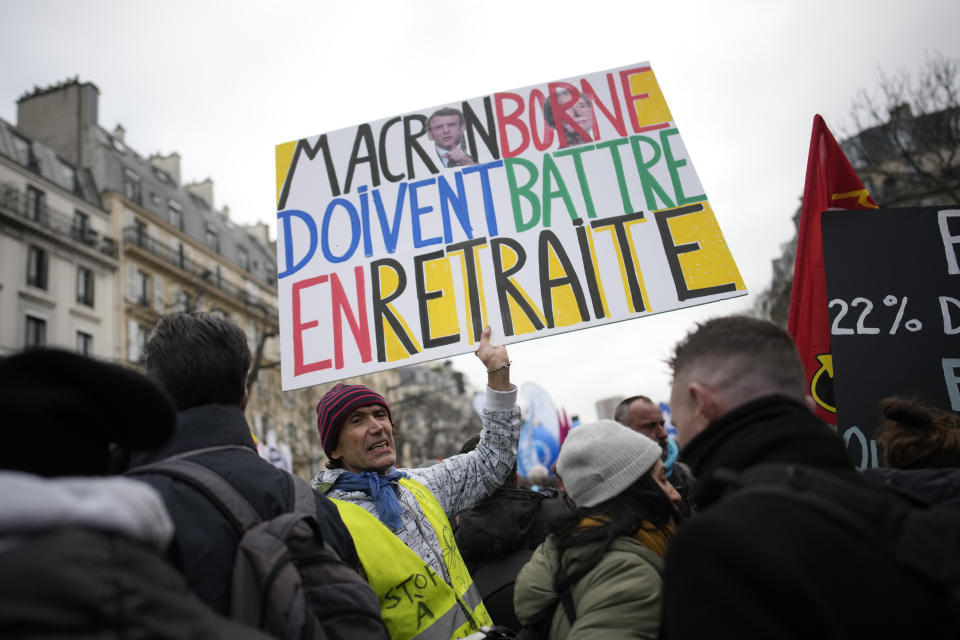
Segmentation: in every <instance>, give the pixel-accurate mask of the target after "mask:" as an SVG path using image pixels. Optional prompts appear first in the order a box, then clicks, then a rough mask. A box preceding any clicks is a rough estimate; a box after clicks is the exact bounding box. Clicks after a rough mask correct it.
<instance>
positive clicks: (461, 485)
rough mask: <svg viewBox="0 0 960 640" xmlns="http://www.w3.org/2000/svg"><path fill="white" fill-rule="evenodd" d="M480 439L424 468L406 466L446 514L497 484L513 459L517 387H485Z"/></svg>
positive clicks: (480, 497)
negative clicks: (474, 445)
mask: <svg viewBox="0 0 960 640" xmlns="http://www.w3.org/2000/svg"><path fill="white" fill-rule="evenodd" d="M481 420H482V422H483V430H482V431H481V432H480V442H479V443H478V444H477V448H476V449H474V450H473V451H471V452H470V453H463V454H460V455H456V456H451V457H449V458H447V459H446V460H444V461H443V462H441V463H439V464H435V465H433V466H432V467H427V468H426V469H406V470H405V471H407V473H409V474H410V476H411V477H412V478H414V479H415V480H417V481H419V482H421V483H423V485H424V486H426V487H427V489H429V490H430V492H431V493H433V495H434V497H436V499H437V500H438V501H439V502H440V505H441V506H442V507H443V510H444V511H445V512H446V513H447V514H448V515H450V516H453V515H456V514H457V513H460V512H461V511H463V510H465V509H469V508H470V507H472V506H473V505H475V504H476V503H478V502H480V501H481V500H483V499H484V498H486V497H487V496H489V495H490V494H492V493H493V492H494V491H496V490H497V488H498V487H500V486H501V485H502V484H503V482H504V480H506V478H507V475H508V474H509V473H510V471H512V470H513V465H514V463H515V462H516V460H517V440H518V438H519V436H520V409H519V408H518V407H517V387H516V386H515V385H512V386H511V389H510V391H495V390H493V389H491V388H490V387H487V399H486V404H485V405H484V408H483V415H482V417H481Z"/></svg>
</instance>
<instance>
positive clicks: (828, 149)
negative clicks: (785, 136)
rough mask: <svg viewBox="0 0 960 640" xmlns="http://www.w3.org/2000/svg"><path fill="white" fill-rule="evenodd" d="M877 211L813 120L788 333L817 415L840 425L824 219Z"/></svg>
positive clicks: (819, 123) (823, 129) (818, 119)
mask: <svg viewBox="0 0 960 640" xmlns="http://www.w3.org/2000/svg"><path fill="white" fill-rule="evenodd" d="M876 208H877V203H876V202H874V201H873V198H872V197H871V196H870V193H869V192H868V191H867V189H866V187H864V186H863V183H862V182H861V181H860V178H859V177H858V176H857V173H856V172H855V171H854V170H853V167H852V166H850V161H849V160H847V156H846V155H844V153H843V150H842V149H841V148H840V145H839V144H837V141H836V139H834V137H833V135H832V134H831V133H830V130H829V129H827V125H826V123H824V121H823V118H821V117H820V116H819V115H816V116H814V117H813V134H812V136H811V137H810V155H809V157H808V158H807V179H806V182H805V183H804V185H803V204H802V205H801V206H800V230H799V233H798V234H797V260H796V263H795V264H794V267H793V289H792V291H791V293H790V319H789V321H788V323H787V330H788V331H789V332H790V335H792V336H793V339H794V341H795V342H796V343H797V349H798V350H799V351H800V358H801V359H802V360H803V366H804V369H805V370H806V372H807V389H808V392H809V393H810V395H811V396H813V399H814V400H815V401H816V402H817V415H819V416H820V417H821V418H823V419H824V420H825V421H826V422H827V423H829V424H834V425H835V424H836V423H837V416H836V413H837V410H836V406H835V404H834V396H833V359H832V357H831V356H830V318H829V314H828V310H827V282H826V276H825V273H824V268H823V234H822V231H821V228H820V214H821V213H823V212H824V211H826V210H827V209H876Z"/></svg>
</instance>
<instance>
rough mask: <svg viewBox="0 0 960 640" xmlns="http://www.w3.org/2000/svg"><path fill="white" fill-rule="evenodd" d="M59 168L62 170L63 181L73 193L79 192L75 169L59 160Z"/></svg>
mask: <svg viewBox="0 0 960 640" xmlns="http://www.w3.org/2000/svg"><path fill="white" fill-rule="evenodd" d="M60 170H61V171H62V172H63V182H64V184H65V185H67V188H68V189H70V191H73V192H74V193H80V181H79V180H77V170H76V169H74V168H73V167H71V166H70V165H68V164H67V163H66V162H64V161H63V160H60Z"/></svg>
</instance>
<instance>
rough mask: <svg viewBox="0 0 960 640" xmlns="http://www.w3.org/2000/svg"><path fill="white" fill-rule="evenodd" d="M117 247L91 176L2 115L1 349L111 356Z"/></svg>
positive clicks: (7, 351) (0, 208) (0, 182)
mask: <svg viewBox="0 0 960 640" xmlns="http://www.w3.org/2000/svg"><path fill="white" fill-rule="evenodd" d="M118 265H119V260H118V246H117V242H116V235H115V233H114V231H113V223H112V220H111V217H110V213H109V211H107V210H106V209H105V208H104V207H103V204H102V203H101V201H100V198H99V195H98V193H97V190H96V188H95V185H94V182H93V179H92V177H91V175H90V174H89V172H88V171H85V170H84V169H82V168H81V167H79V166H77V165H76V164H75V163H71V162H69V161H67V160H66V159H64V157H63V156H62V155H60V154H58V153H57V152H56V150H54V149H53V148H51V147H50V146H48V145H45V144H43V143H41V142H39V141H38V140H36V139H34V138H33V137H31V136H30V135H29V134H28V133H26V132H24V131H22V130H19V129H17V128H16V127H14V126H12V125H11V124H9V123H7V122H4V121H2V120H0V355H2V354H7V353H12V352H14V351H18V350H20V349H23V348H25V347H32V346H48V347H59V348H64V349H70V350H76V351H79V352H80V353H84V354H87V355H91V356H98V357H103V358H112V357H113V355H114V351H115V339H116V323H115V320H116V314H115V312H114V309H115V305H116V297H115V290H116V281H117V274H118Z"/></svg>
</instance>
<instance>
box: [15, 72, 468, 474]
mask: <svg viewBox="0 0 960 640" xmlns="http://www.w3.org/2000/svg"><path fill="white" fill-rule="evenodd" d="M99 98H100V92H99V89H97V87H96V86H95V85H93V84H92V83H89V82H85V83H81V82H79V81H78V80H70V81H67V82H64V83H61V84H58V85H55V86H51V87H48V88H44V89H37V90H35V91H33V92H32V93H29V94H27V95H25V96H23V97H22V98H20V100H19V101H18V103H17V127H16V128H14V127H12V126H6V129H0V135H5V136H6V137H5V138H0V162H2V164H0V170H2V171H3V172H4V174H3V175H0V185H3V184H9V185H10V186H9V187H4V188H7V189H8V191H9V193H10V194H11V195H10V196H9V200H10V203H11V204H10V205H9V206H8V205H4V206H3V207H2V214H0V215H2V222H3V225H4V226H3V228H2V231H3V233H2V234H0V242H3V243H5V244H4V245H3V247H2V248H0V260H2V261H3V268H4V271H3V274H4V275H3V278H4V279H3V280H2V281H0V285H2V288H0V309H2V310H3V311H2V312H0V313H3V314H8V313H9V314H10V318H9V319H8V318H7V317H5V316H4V317H3V320H2V325H0V349H3V350H5V351H13V350H17V349H20V348H22V347H24V346H27V345H29V344H32V343H36V342H37V341H38V340H39V339H38V338H37V337H36V335H37V333H38V332H42V331H44V330H45V331H46V335H47V336H48V339H47V340H46V343H47V344H54V343H55V344H58V345H61V346H69V344H70V343H69V339H70V335H71V334H70V332H71V331H74V332H81V331H93V329H83V327H87V326H88V325H89V324H90V323H93V325H94V326H95V328H96V331H95V332H94V342H93V348H94V349H95V350H94V351H93V354H95V355H98V356H100V357H104V358H111V359H113V360H116V361H119V362H123V363H126V364H128V365H129V366H132V367H142V365H143V356H144V354H143V346H144V343H145V340H146V338H147V336H148V335H149V333H150V331H151V330H152V328H153V327H154V325H155V324H156V323H157V321H158V320H159V318H160V317H161V316H162V315H164V314H167V313H171V312H175V311H218V312H220V313H222V314H223V315H225V316H226V317H228V318H230V319H231V320H233V321H234V322H236V323H237V324H238V325H239V326H241V327H242V328H243V329H244V330H245V331H246V333H247V338H248V343H249V345H250V351H251V354H252V356H253V366H252V368H251V371H250V376H249V400H248V404H247V409H246V415H247V420H248V422H249V423H250V426H251V430H252V432H253V434H254V436H255V437H256V438H257V440H258V441H259V442H262V443H266V442H270V443H276V445H277V447H275V448H274V449H273V451H277V450H281V451H282V452H283V453H284V454H285V453H286V451H287V450H289V452H290V453H291V454H292V455H291V457H292V467H293V471H294V472H295V473H296V474H297V475H300V476H302V477H310V476H311V475H312V474H313V473H315V472H316V471H318V470H319V469H320V468H321V467H322V466H323V464H324V462H325V458H324V455H323V452H322V449H321V447H320V443H319V437H318V434H317V432H316V412H315V406H316V403H317V401H318V400H319V398H320V397H321V396H322V394H323V393H324V392H325V391H326V390H327V389H329V388H330V387H331V386H332V384H328V385H320V386H317V387H312V388H308V389H299V390H295V391H288V392H283V391H282V390H281V384H280V368H279V366H278V365H279V359H280V353H279V340H278V334H279V326H278V314H277V289H276V279H277V270H276V247H275V245H274V243H272V242H271V241H270V239H269V234H268V228H267V225H265V224H260V225H254V226H252V227H246V226H242V225H237V224H235V223H234V222H232V221H231V219H230V215H229V210H228V209H227V207H222V208H220V209H217V208H216V207H215V205H214V197H213V196H214V183H213V181H212V180H211V179H209V178H207V179H206V180H203V181H202V182H190V183H184V182H183V181H182V176H181V173H180V156H179V154H177V153H175V152H174V153H170V154H166V155H162V154H154V155H151V156H148V157H145V156H143V155H141V154H140V153H138V152H137V151H136V150H134V149H132V148H130V147H129V146H128V145H127V144H126V142H125V139H124V138H125V132H124V130H123V128H122V127H121V126H119V125H117V126H116V127H114V129H112V130H110V131H108V130H107V129H106V128H104V127H102V126H101V125H100V123H99V120H98V109H99ZM5 131H6V133H5V134H4V132H5ZM12 136H17V137H12ZM21 140H22V141H21ZM23 141H25V142H23ZM24 144H27V145H28V147H29V148H31V149H35V153H34V155H36V156H37V157H38V158H39V167H40V171H38V170H36V169H31V164H30V158H31V157H33V156H29V155H27V154H25V152H21V151H20V150H21V148H22V147H23V146H24ZM18 153H19V155H17V154H18ZM20 156H22V158H21V157H20ZM18 159H19V160H22V161H20V162H18ZM68 169H72V171H73V175H74V176H75V178H74V180H75V181H79V182H71V181H70V180H71V179H70V178H69V175H68V174H69V171H68ZM8 170H9V171H8ZM7 173H9V174H10V176H9V177H4V176H5V175H6V174H7ZM47 174H49V175H47ZM45 176H46V177H45ZM76 184H79V187H77V186H75V185H76ZM31 185H32V187H31ZM30 188H33V189H35V190H42V191H43V192H44V194H46V195H44V199H43V206H44V207H46V208H45V209H43V210H44V211H48V214H47V215H46V217H43V218H42V219H43V220H56V221H57V222H56V224H53V223H50V224H47V225H46V226H44V224H43V223H42V222H38V221H36V220H32V219H31V216H32V215H33V214H32V213H31V212H33V211H34V210H35V209H36V208H37V206H38V205H37V204H36V203H37V197H36V196H35V195H33V194H34V192H33V191H30ZM58 208H59V209H58ZM55 210H62V211H63V212H67V213H63V215H62V216H60V217H57V218H54V216H53V213H54V212H55ZM70 211H74V212H76V213H74V214H73V216H74V217H71V214H69V212H70ZM81 213H82V214H83V216H81V217H80V218H79V219H80V220H81V222H82V224H80V223H77V224H79V227H78V228H82V229H89V231H82V232H80V236H79V237H80V239H81V240H83V241H79V242H78V241H77V239H76V237H71V233H73V234H74V235H76V232H74V231H72V229H73V227H71V226H70V224H73V223H72V222H70V221H72V220H74V219H75V218H76V216H80V214H81ZM61 217H62V218H64V219H67V218H69V220H67V222H70V224H67V226H66V227H64V228H63V229H61V227H63V224H64V223H63V221H62V220H61V219H60V218H61ZM58 234H59V235H58ZM84 241H85V242H84ZM57 243H59V244H57ZM61 245H62V246H63V247H66V246H68V245H69V246H70V247H71V249H70V250H69V251H68V250H67V249H65V248H61ZM74 245H76V246H74ZM8 246H10V247H13V248H12V249H10V250H7V248H8ZM34 246H36V247H37V249H39V250H43V251H45V252H46V254H45V255H46V256H48V259H49V260H50V262H49V266H48V267H47V268H48V269H49V271H48V272H47V273H48V275H47V282H48V287H47V288H46V289H44V288H43V287H40V286H37V281H36V278H37V276H35V275H34V276H31V275H30V274H31V273H33V272H31V271H30V269H31V268H33V269H34V270H36V267H31V266H30V265H31V264H33V263H31V262H30V260H34V259H35V258H31V257H30V256H36V255H37V250H32V249H31V247H34ZM55 249H56V250H55ZM31 251H32V252H33V253H31ZM71 251H72V253H71ZM74 254H76V255H74ZM54 257H55V260H54ZM8 263H9V264H8ZM83 269H88V270H91V271H93V272H94V276H95V282H94V284H93V285H92V286H93V291H94V292H95V298H94V306H93V307H92V309H93V310H95V311H96V312H97V313H98V314H99V315H96V314H94V313H93V312H92V311H90V310H89V309H88V308H87V307H86V306H84V305H82V304H81V303H77V304H74V303H73V302H70V304H64V302H63V301H68V302H69V301H70V300H72V299H71V297H70V295H68V294H69V293H70V292H69V291H66V288H67V287H68V285H69V282H68V280H69V279H70V278H71V277H72V276H70V273H71V270H73V271H77V270H83ZM54 271H55V272H56V274H54ZM77 278H80V276H77ZM54 282H56V283H57V284H56V286H55V288H53V289H52V290H51V286H53V285H52V283H54ZM71 282H72V281H71ZM31 283H33V284H31ZM77 286H78V293H77V296H78V297H79V296H80V293H79V291H80V289H79V286H80V285H79V284H78V285H77ZM14 308H16V312H15V313H14V312H13V311H9V312H8V310H12V309H14ZM94 318H95V319H96V321H94ZM38 320H39V321H43V322H45V323H46V325H45V329H43V328H42V327H43V325H37V321H38ZM84 322H87V323H88V324H83V323H84ZM38 327H41V328H38ZM53 336H55V339H52V338H53ZM77 340H80V338H79V337H78V338H77ZM344 382H347V383H353V384H356V383H360V384H365V385H367V386H369V387H371V388H373V389H376V390H378V391H380V392H381V393H384V395H385V396H386V398H387V401H388V402H390V403H391V406H392V408H393V410H394V415H395V416H396V417H397V418H398V425H400V426H402V427H403V429H402V433H403V434H404V435H398V440H399V441H400V442H399V443H398V449H399V450H398V453H399V454H400V464H408V465H409V464H419V463H422V462H424V461H426V460H430V459H435V458H438V457H445V456H447V455H451V454H453V453H456V452H457V451H458V450H459V448H460V444H461V443H462V441H463V440H465V439H466V438H467V437H469V435H472V433H477V432H479V430H480V422H479V419H478V418H477V417H476V416H475V415H474V414H473V411H472V405H471V403H470V401H469V395H465V394H464V393H457V391H458V389H460V387H461V386H462V384H463V381H462V377H459V374H458V373H456V372H454V371H452V370H451V369H450V368H449V367H443V366H441V367H439V368H437V367H434V368H432V369H431V368H428V367H408V368H405V369H402V370H392V371H386V372H382V373H376V374H371V375H365V376H361V377H359V378H354V379H351V380H346V381H344ZM447 393H453V394H454V395H453V396H451V397H450V398H446V397H441V395H438V394H447ZM394 404H395V405H396V407H395V408H394V407H393V405H394ZM400 444H402V446H399V445H400ZM279 457H281V458H282V457H284V456H283V455H281V456H279Z"/></svg>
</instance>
